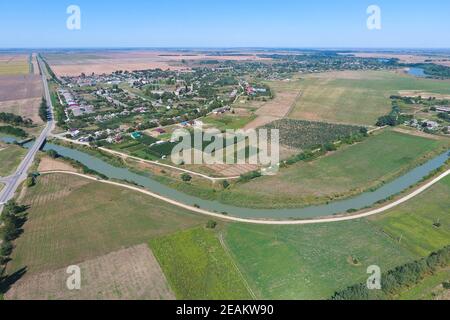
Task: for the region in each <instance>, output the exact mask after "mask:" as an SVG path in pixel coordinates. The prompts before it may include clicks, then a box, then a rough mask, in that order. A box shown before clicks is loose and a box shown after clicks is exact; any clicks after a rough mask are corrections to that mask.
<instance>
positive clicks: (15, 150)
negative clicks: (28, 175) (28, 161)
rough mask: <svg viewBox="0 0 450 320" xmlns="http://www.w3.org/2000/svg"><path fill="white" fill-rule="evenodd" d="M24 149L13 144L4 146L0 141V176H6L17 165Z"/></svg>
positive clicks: (24, 151) (24, 152)
mask: <svg viewBox="0 0 450 320" xmlns="http://www.w3.org/2000/svg"><path fill="white" fill-rule="evenodd" d="M26 152H27V151H26V150H25V149H23V148H21V147H18V146H15V145H8V146H5V145H3V144H1V143H0V177H7V176H9V175H10V174H12V173H13V172H14V171H15V169H16V168H17V167H18V166H19V164H20V161H22V158H23V157H24V156H25V154H26Z"/></svg>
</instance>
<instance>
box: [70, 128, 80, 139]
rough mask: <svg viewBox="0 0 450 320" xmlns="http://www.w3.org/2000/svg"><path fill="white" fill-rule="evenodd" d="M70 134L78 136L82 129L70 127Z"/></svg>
mask: <svg viewBox="0 0 450 320" xmlns="http://www.w3.org/2000/svg"><path fill="white" fill-rule="evenodd" d="M69 134H70V136H71V137H72V138H76V137H78V135H79V134H80V130H78V129H70V130H69Z"/></svg>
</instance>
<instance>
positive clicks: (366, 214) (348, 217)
mask: <svg viewBox="0 0 450 320" xmlns="http://www.w3.org/2000/svg"><path fill="white" fill-rule="evenodd" d="M57 173H59V174H69V175H74V176H79V177H83V178H86V179H89V180H93V181H97V182H101V183H105V184H110V185H114V186H119V187H122V188H127V189H129V190H133V191H136V192H140V193H143V194H146V195H149V196H151V197H153V198H155V199H158V200H161V201H164V202H166V203H169V204H172V205H174V206H177V207H180V208H183V209H186V210H189V211H192V212H195V213H199V214H202V215H205V216H209V217H214V218H218V219H222V220H227V221H233V222H242V223H249V224H259V225H307V224H318V223H331V222H341V221H349V220H356V219H361V218H366V217H370V216H373V215H377V214H380V213H383V212H386V211H388V210H390V209H392V208H395V207H397V206H399V205H401V204H402V203H405V202H407V201H409V200H411V199H412V198H414V197H416V196H418V195H419V194H421V193H422V192H424V191H425V190H427V189H429V188H430V187H432V186H433V185H435V184H436V183H438V182H439V181H441V180H442V179H444V178H445V177H447V176H449V175H450V170H447V171H446V172H444V173H443V174H441V175H440V176H438V177H436V178H435V179H433V180H432V181H430V182H428V183H426V184H425V185H423V186H421V187H420V188H418V189H417V190H415V191H413V192H412V193H410V194H408V195H406V196H404V197H402V198H400V199H398V200H396V201H394V202H392V203H390V204H388V205H386V206H383V207H381V208H378V209H373V210H370V211H367V212H362V213H359V214H355V215H346V216H340V217H337V216H336V217H330V218H322V219H309V220H258V219H246V218H238V217H231V216H226V215H222V214H218V213H214V212H211V211H207V210H204V209H201V208H196V207H194V206H190V205H186V204H183V203H181V202H178V201H176V200H172V199H169V198H167V197H163V196H160V195H158V194H156V193H153V192H151V191H148V190H144V189H141V188H138V187H133V186H129V185H126V184H122V183H119V182H113V181H108V180H101V179H99V178H94V177H92V176H88V175H85V174H81V173H75V172H67V171H47V172H41V174H57Z"/></svg>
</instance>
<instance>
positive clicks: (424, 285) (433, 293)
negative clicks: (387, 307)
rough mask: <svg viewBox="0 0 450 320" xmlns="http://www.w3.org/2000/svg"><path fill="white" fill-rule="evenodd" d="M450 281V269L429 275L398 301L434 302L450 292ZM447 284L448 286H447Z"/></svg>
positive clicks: (404, 292) (405, 292) (403, 293)
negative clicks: (449, 284)
mask: <svg viewBox="0 0 450 320" xmlns="http://www.w3.org/2000/svg"><path fill="white" fill-rule="evenodd" d="M449 281H450V268H446V269H444V270H441V271H437V272H435V273H434V274H433V275H427V276H426V277H425V279H423V280H422V281H421V282H420V283H418V284H417V285H415V286H413V287H410V288H408V289H406V290H405V291H403V292H401V293H400V294H399V295H398V296H397V297H396V299H398V300H422V299H423V300H432V299H436V298H440V295H441V294H444V293H445V292H449V290H450V288H449V287H448V282H449ZM446 284H447V285H446Z"/></svg>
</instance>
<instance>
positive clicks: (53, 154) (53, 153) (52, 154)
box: [47, 149, 59, 159]
mask: <svg viewBox="0 0 450 320" xmlns="http://www.w3.org/2000/svg"><path fill="white" fill-rule="evenodd" d="M47 155H48V156H49V157H50V158H52V159H56V158H58V157H59V154H58V152H56V151H55V150H52V149H50V150H48V151H47Z"/></svg>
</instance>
